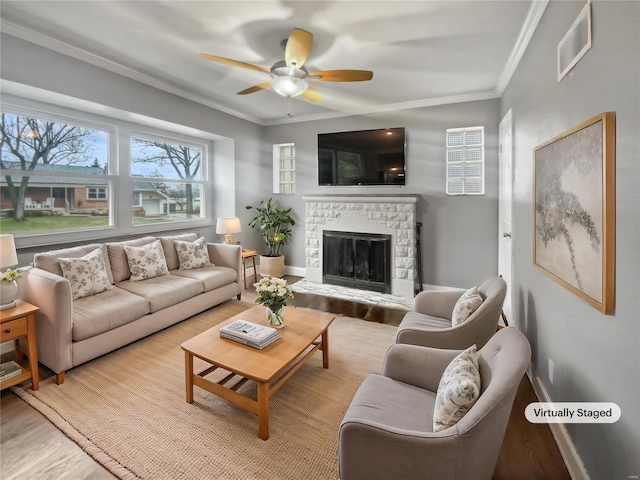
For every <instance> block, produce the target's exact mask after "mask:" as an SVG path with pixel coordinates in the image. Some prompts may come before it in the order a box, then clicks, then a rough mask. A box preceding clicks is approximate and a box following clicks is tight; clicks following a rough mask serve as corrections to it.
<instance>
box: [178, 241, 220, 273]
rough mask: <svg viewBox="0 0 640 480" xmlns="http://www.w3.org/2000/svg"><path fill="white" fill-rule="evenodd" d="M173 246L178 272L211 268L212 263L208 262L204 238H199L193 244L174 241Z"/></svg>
mask: <svg viewBox="0 0 640 480" xmlns="http://www.w3.org/2000/svg"><path fill="white" fill-rule="evenodd" d="M173 244H174V245H175V247H176V252H178V261H179V262H180V270H193V269H194V268H202V267H213V263H211V261H210V260H209V251H208V250H207V241H206V240H205V239H204V237H200V238H199V239H197V240H195V241H193V242H184V241H182V240H174V241H173Z"/></svg>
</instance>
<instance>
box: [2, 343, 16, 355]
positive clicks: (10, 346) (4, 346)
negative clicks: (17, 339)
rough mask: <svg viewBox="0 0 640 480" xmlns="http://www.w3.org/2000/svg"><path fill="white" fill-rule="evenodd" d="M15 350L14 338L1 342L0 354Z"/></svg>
mask: <svg viewBox="0 0 640 480" xmlns="http://www.w3.org/2000/svg"><path fill="white" fill-rule="evenodd" d="M9 352H13V340H11V341H9V342H4V343H0V355H2V354H5V353H9Z"/></svg>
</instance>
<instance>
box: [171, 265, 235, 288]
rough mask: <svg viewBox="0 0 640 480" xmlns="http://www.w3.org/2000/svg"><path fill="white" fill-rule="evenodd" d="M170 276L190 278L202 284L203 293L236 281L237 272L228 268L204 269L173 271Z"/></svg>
mask: <svg viewBox="0 0 640 480" xmlns="http://www.w3.org/2000/svg"><path fill="white" fill-rule="evenodd" d="M171 275H176V276H178V277H184V278H192V279H194V280H198V281H200V282H202V287H203V288H204V291H205V292H210V291H211V290H215V289H216V288H220V287H224V286H225V285H229V284H231V283H233V282H235V281H236V277H237V272H236V271H235V270H234V269H233V268H229V267H217V266H216V267H204V268H196V269H195V270H173V271H172V272H171Z"/></svg>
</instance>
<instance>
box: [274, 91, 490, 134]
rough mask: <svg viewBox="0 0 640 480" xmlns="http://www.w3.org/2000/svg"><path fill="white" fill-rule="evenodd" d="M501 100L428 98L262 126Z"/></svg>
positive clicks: (467, 96) (469, 95)
mask: <svg viewBox="0 0 640 480" xmlns="http://www.w3.org/2000/svg"><path fill="white" fill-rule="evenodd" d="M494 98H500V95H498V94H497V93H496V92H495V91H489V92H476V93H465V94H463V95H452V96H449V97H437V98H427V99H423V100H412V101H410V102H401V103H390V104H387V105H376V106H368V107H359V108H354V109H351V110H348V111H344V112H330V113H319V114H314V115H304V116H301V117H293V118H280V119H274V120H264V121H263V123H262V125H263V126H265V127H270V126H274V125H285V124H288V123H299V122H313V121H316V120H328V119H331V118H341V117H352V116H356V115H370V114H375V113H385V112H397V111H398V110H409V109H411V108H421V107H434V106H437V105H447V104H450V103H463V102H475V101H478V100H491V99H494Z"/></svg>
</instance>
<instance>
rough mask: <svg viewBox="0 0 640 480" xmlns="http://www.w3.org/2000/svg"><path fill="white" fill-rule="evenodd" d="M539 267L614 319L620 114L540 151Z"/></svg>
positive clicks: (536, 186)
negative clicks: (616, 131)
mask: <svg viewBox="0 0 640 480" xmlns="http://www.w3.org/2000/svg"><path fill="white" fill-rule="evenodd" d="M533 172H534V175H533V196H534V198H533V263H534V265H535V266H536V267H538V268H539V269H540V270H541V271H542V272H544V273H545V274H546V275H548V276H549V277H550V278H551V279H553V280H554V281H555V282H557V283H558V284H560V285H562V286H563V287H565V288H566V289H568V290H569V291H571V292H573V293H574V294H576V295H577V296H579V297H580V298H582V299H583V300H585V301H586V302H588V303H589V304H590V305H592V306H593V307H595V308H596V309H598V310H600V311H601V312H602V313H605V314H609V313H612V312H613V308H614V262H615V113H614V112H606V113H602V114H600V115H598V116H596V117H593V118H591V119H589V120H587V121H586V122H584V123H582V124H580V125H578V126H577V127H575V128H572V129H571V130H569V131H567V132H565V133H562V134H561V135H558V136H557V137H555V138H552V139H551V140H549V141H547V142H545V143H543V144H542V145H539V146H537V147H535V149H534V152H533Z"/></svg>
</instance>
